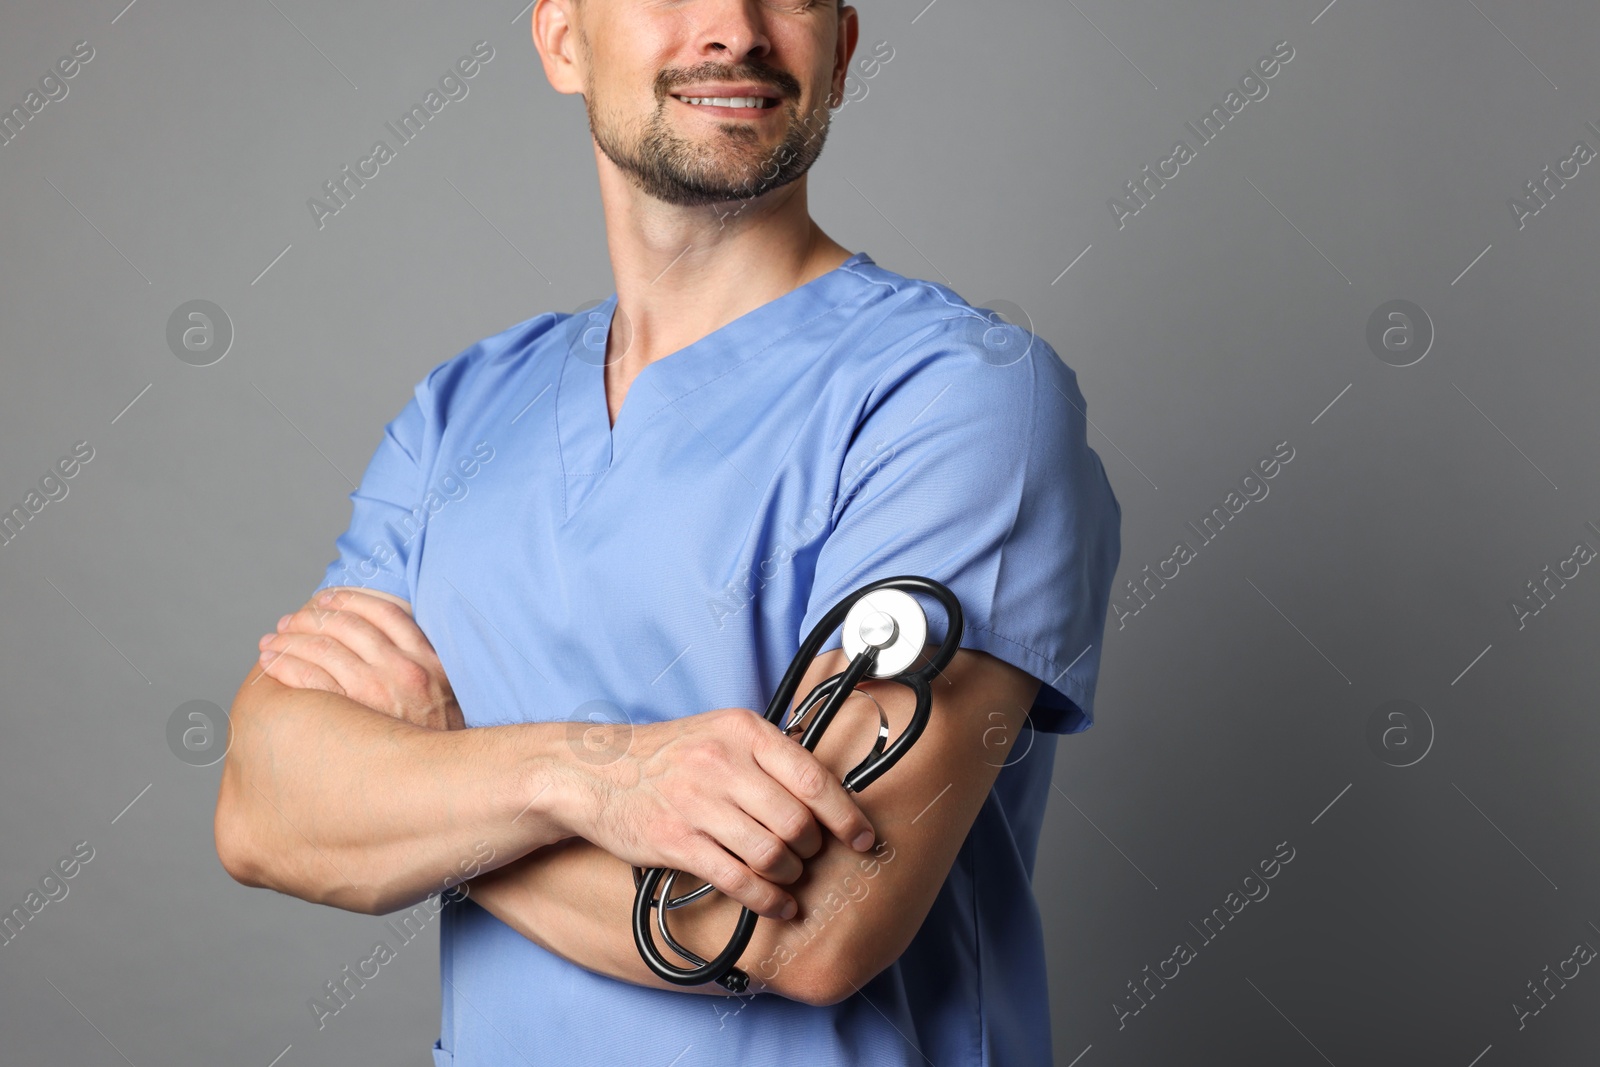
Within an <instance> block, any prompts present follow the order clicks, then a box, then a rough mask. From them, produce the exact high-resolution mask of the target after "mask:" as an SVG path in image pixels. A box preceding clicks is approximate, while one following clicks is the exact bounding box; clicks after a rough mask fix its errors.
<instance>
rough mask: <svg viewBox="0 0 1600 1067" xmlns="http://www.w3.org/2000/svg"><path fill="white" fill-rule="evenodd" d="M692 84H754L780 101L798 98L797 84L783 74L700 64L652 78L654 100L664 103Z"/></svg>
mask: <svg viewBox="0 0 1600 1067" xmlns="http://www.w3.org/2000/svg"><path fill="white" fill-rule="evenodd" d="M694 82H727V83H729V84H734V83H738V82H754V83H756V84H758V85H762V86H765V87H767V88H769V89H773V90H776V91H777V92H778V93H779V94H780V95H781V97H782V98H784V99H794V98H795V97H798V96H799V95H800V80H799V79H798V78H796V77H795V76H794V75H793V74H790V73H788V72H787V71H782V70H778V69H776V68H774V67H768V66H764V65H762V64H760V63H735V64H733V65H731V66H730V65H729V64H727V63H701V64H699V65H698V66H694V67H668V68H667V69H666V70H663V71H662V72H661V73H659V74H657V75H656V99H657V100H665V99H666V98H667V97H668V96H669V95H671V93H672V90H673V87H674V86H678V85H686V84H690V83H694Z"/></svg>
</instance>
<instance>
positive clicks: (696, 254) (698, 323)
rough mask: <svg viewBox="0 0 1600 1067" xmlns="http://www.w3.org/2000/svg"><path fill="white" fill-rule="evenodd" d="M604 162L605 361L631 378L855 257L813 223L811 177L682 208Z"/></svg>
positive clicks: (601, 162) (599, 157)
mask: <svg viewBox="0 0 1600 1067" xmlns="http://www.w3.org/2000/svg"><path fill="white" fill-rule="evenodd" d="M595 157H596V160H597V163H598V165H599V170H600V199H601V204H602V206H603V207H604V210H605V220H606V244H607V247H608V250H609V252H610V255H611V269H612V273H613V274H614V276H615V278H616V285H617V314H616V316H615V317H614V319H613V328H612V331H611V336H610V337H609V338H608V341H607V350H606V359H607V362H608V364H609V365H610V372H611V373H612V374H615V375H617V376H618V377H619V378H620V380H621V381H623V382H628V381H631V380H632V378H633V377H634V376H635V375H637V374H638V372H639V371H640V370H642V369H643V368H644V367H646V366H647V365H649V364H650V363H652V362H654V361H655V360H658V359H661V358H663V357H665V356H668V355H671V354H672V353H673V352H676V351H678V350H679V349H681V348H683V347H685V346H686V345H690V344H693V343H694V342H695V341H698V340H699V339H700V338H702V337H704V336H706V335H707V334H709V333H711V332H713V331H714V330H717V329H720V328H721V327H723V326H726V325H727V324H728V323H730V322H732V321H733V320H734V319H736V318H738V317H740V316H741V315H744V314H745V313H747V312H749V311H753V310H755V309H756V308H758V307H760V306H762V305H763V304H766V303H769V302H771V301H773V300H776V299H777V298H778V297H780V296H783V295H784V294H785V293H787V292H789V291H791V290H793V289H795V288H796V287H798V286H801V285H804V284H805V283H806V282H809V281H811V280H812V279H813V278H817V277H819V276H821V275H823V274H826V273H827V272H828V271H830V270H833V269H834V268H835V267H837V266H838V265H839V264H841V263H843V262H844V261H845V260H846V259H848V258H849V257H850V253H849V251H848V250H847V249H845V248H844V246H842V245H840V244H839V243H837V242H836V241H834V240H833V239H832V238H830V237H829V236H828V235H827V234H825V233H823V232H822V229H821V227H819V226H818V225H817V224H816V223H815V222H814V221H812V218H811V215H810V212H809V211H808V209H807V206H806V175H801V177H800V178H798V179H797V180H795V181H793V182H790V183H789V184H788V185H786V186H784V187H782V188H780V189H774V190H772V191H771V192H768V193H765V194H763V195H761V196H759V197H755V198H753V199H750V200H732V201H728V202H726V203H722V204H713V205H706V206H701V207H681V206H678V205H675V204H667V203H663V202H662V201H660V200H657V199H655V198H653V197H650V196H648V195H646V194H645V193H643V192H642V191H640V190H639V189H638V187H636V186H635V185H634V184H633V183H632V182H631V181H630V180H629V179H628V178H627V177H626V176H625V175H624V174H623V173H622V172H621V171H619V170H618V169H617V168H616V166H615V165H614V164H613V163H612V162H611V161H610V160H609V159H607V158H606V157H605V155H604V154H602V153H601V152H599V150H598V149H597V150H596V152H595Z"/></svg>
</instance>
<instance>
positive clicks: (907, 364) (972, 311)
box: [849, 261, 1079, 406]
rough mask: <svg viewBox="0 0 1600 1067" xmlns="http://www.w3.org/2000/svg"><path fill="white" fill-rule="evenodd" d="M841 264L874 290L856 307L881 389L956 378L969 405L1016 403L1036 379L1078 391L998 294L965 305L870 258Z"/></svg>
mask: <svg viewBox="0 0 1600 1067" xmlns="http://www.w3.org/2000/svg"><path fill="white" fill-rule="evenodd" d="M849 269H850V270H852V271H853V272H855V273H856V274H858V275H860V276H861V277H862V278H864V279H865V280H866V281H868V282H871V283H873V285H874V286H876V287H880V288H879V291H878V292H877V294H876V295H875V296H874V297H872V298H870V299H869V303H868V304H867V306H865V307H863V308H862V309H861V310H862V312H864V313H866V314H868V315H870V316H871V327H870V331H871V340H872V343H871V344H870V345H869V346H868V349H869V350H870V351H872V352H874V353H876V358H877V360H878V361H880V362H881V366H879V367H877V368H875V372H876V374H877V375H878V381H879V389H880V390H881V391H883V392H885V393H887V392H892V391H894V390H896V389H897V388H898V387H899V386H901V385H902V384H904V383H905V382H906V381H907V380H909V379H912V378H921V377H924V376H930V375H931V376H933V377H935V378H939V379H943V380H946V381H952V382H953V381H956V380H959V381H960V382H961V383H962V384H963V386H964V389H963V390H962V391H963V392H964V393H965V394H966V399H967V400H968V401H970V402H971V403H973V404H983V403H985V402H990V403H992V402H995V401H998V400H1001V399H1002V398H1003V397H1004V398H1009V400H1010V402H1020V401H1021V400H1022V399H1023V398H1024V397H1026V396H1031V395H1032V394H1033V393H1034V391H1035V389H1036V388H1037V387H1038V386H1040V385H1042V384H1043V383H1044V382H1049V383H1051V384H1053V385H1054V386H1055V391H1057V392H1060V393H1061V394H1062V395H1064V396H1067V397H1069V398H1073V399H1076V398H1077V397H1078V396H1079V394H1078V392H1077V375H1076V374H1075V373H1074V372H1073V371H1072V369H1071V368H1070V367H1069V366H1068V365H1067V364H1066V363H1065V362H1064V361H1063V360H1062V359H1061V357H1060V356H1059V355H1058V354H1057V353H1056V351H1055V349H1054V348H1052V347H1051V346H1050V345H1049V343H1047V342H1046V341H1045V340H1044V339H1043V338H1042V337H1040V336H1039V335H1038V334H1037V333H1035V332H1034V322H1033V319H1032V317H1031V316H1030V315H1029V314H1028V312H1027V311H1026V310H1025V309H1024V308H1022V307H1021V306H1020V305H1018V304H1016V303H1013V302H1011V301H1008V300H1004V299H999V298H992V299H986V300H984V301H983V303H982V304H973V303H971V302H970V301H968V300H967V299H966V298H965V297H963V296H962V295H961V294H960V293H958V292H956V291H955V289H953V288H952V287H951V286H949V285H945V284H941V283H940V282H936V281H932V280H930V279H926V278H913V277H907V276H905V275H902V274H897V273H895V272H894V271H891V270H886V269H885V268H883V267H880V266H878V265H877V264H876V263H872V262H870V261H867V262H865V263H861V264H854V265H852V266H851V267H850V268H849ZM1041 379H1042V380H1041ZM1002 406H1005V405H1002Z"/></svg>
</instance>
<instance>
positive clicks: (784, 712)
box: [633, 574, 963, 993]
mask: <svg viewBox="0 0 1600 1067" xmlns="http://www.w3.org/2000/svg"><path fill="white" fill-rule="evenodd" d="M907 589H910V590H914V591H916V592H919V593H923V594H926V595H928V596H932V597H933V598H934V599H936V600H938V601H939V602H940V603H941V604H942V605H943V606H944V610H945V617H946V619H947V620H948V623H947V626H946V629H945V637H944V640H943V641H942V642H941V643H940V645H939V648H938V651H937V652H935V653H934V654H933V656H932V658H930V659H929V660H928V662H927V663H926V664H924V665H923V666H921V667H918V668H917V669H915V670H913V669H912V665H913V664H914V663H916V661H917V660H918V659H919V658H921V657H922V655H923V653H924V651H925V649H926V646H927V641H928V616H927V615H926V614H924V612H923V610H922V605H920V604H918V603H917V601H916V600H915V599H914V598H913V597H912V596H911V595H910V594H909V593H907V592H905V590H907ZM841 616H842V617H843V620H842V623H841ZM962 625H963V622H962V611H961V601H960V600H958V599H957V598H956V595H955V594H954V593H952V592H951V591H950V590H949V589H948V588H947V587H946V586H944V585H941V584H940V583H939V582H936V581H934V580H933V579H931V578H922V577H919V576H917V575H914V574H902V575H897V576H895V577H893V578H881V579H879V580H877V581H875V582H871V583H868V584H867V585H864V586H862V587H861V588H859V589H857V590H856V591H855V592H854V593H851V594H850V595H849V596H848V597H846V598H845V599H843V600H841V601H839V602H838V603H836V604H835V605H834V606H833V607H832V608H831V609H829V611H828V613H827V614H826V615H824V616H823V617H822V618H821V619H819V620H817V623H816V625H815V626H813V627H812V628H811V632H810V633H809V634H808V635H807V636H806V639H805V641H804V642H802V643H801V645H800V649H799V651H797V652H796V653H795V655H794V659H792V660H791V661H790V662H789V669H788V670H787V671H785V672H784V675H783V681H782V682H780V683H779V684H778V690H777V692H775V693H773V695H772V700H771V701H770V702H769V703H768V704H767V711H766V715H765V716H764V718H765V719H766V720H767V721H768V722H770V723H772V724H773V725H774V726H778V727H780V728H782V729H784V730H785V732H787V733H788V734H789V735H790V736H791V737H793V736H795V735H799V736H798V740H799V742H800V744H801V745H803V746H804V747H805V748H806V749H807V750H808V751H815V747H816V744H817V742H818V740H820V739H821V736H822V733H823V731H825V730H826V729H827V728H828V723H829V722H831V721H832V719H833V717H834V715H835V713H836V712H838V710H839V707H840V705H842V704H843V703H844V701H845V699H846V698H847V697H848V696H849V695H850V694H851V693H853V692H855V687H856V684H857V683H858V682H860V681H861V680H862V679H864V678H878V679H888V680H890V681H892V682H894V683H897V684H899V685H902V686H905V687H906V688H908V689H910V690H911V691H912V692H913V693H914V694H915V695H916V706H915V707H914V708H913V709H912V712H911V719H910V721H909V722H908V723H907V724H906V726H905V728H904V729H903V730H902V731H901V732H900V736H899V737H897V738H895V739H894V740H893V741H892V742H891V741H890V740H889V720H888V717H887V716H886V715H885V714H884V710H883V706H882V705H878V736H877V738H876V740H875V742H874V744H873V746H872V751H871V752H870V753H869V754H868V755H867V757H866V759H864V760H862V761H861V762H860V763H859V764H857V765H856V766H855V767H854V768H852V769H851V770H850V771H849V773H847V774H846V775H845V776H844V778H843V779H842V781H843V785H844V787H845V789H847V790H849V791H851V792H860V791H861V790H863V789H865V788H866V787H867V786H869V785H871V784H872V783H873V782H875V781H877V779H878V778H879V777H880V776H882V775H883V774H885V773H886V772H887V771H889V769H890V768H892V767H893V766H894V765H895V764H896V763H897V762H898V761H899V759H900V757H901V756H903V755H905V754H906V751H907V750H908V749H909V748H910V747H911V746H912V745H913V744H915V743H916V740H917V738H918V737H920V736H921V735H922V731H923V728H924V727H926V726H927V724H928V718H929V715H930V714H931V713H932V710H933V693H932V690H931V687H930V682H931V681H932V679H933V678H934V676H935V675H937V674H938V673H939V672H940V671H943V670H944V669H945V667H947V666H948V665H949V663H950V660H951V657H953V656H954V655H955V654H956V649H957V648H958V647H959V646H960V643H961V632H962ZM841 627H842V629H841ZM835 629H841V636H840V645H841V647H842V648H843V650H844V652H845V654H846V655H847V656H848V657H849V660H850V664H849V666H847V667H846V668H845V669H844V670H843V671H841V672H839V673H838V674H836V675H834V676H833V677H831V678H827V679H825V680H823V681H821V682H818V683H817V685H816V686H815V688H813V689H812V691H811V694H810V695H809V696H807V697H806V698H805V699H804V700H803V701H801V702H800V704H799V705H798V706H792V705H793V702H794V698H795V694H796V693H797V692H798V690H799V687H800V682H801V680H802V678H803V676H804V675H805V673H806V671H807V670H808V669H809V668H810V666H811V664H812V662H813V661H814V660H815V659H816V656H817V654H818V653H819V652H821V651H822V645H823V643H824V642H825V641H826V640H828V639H829V638H830V637H832V635H833V633H834V631H835ZM866 695H867V696H868V697H869V698H870V697H871V694H870V693H868V694H866ZM873 703H874V704H877V701H876V700H874V701H873ZM791 710H792V712H793V714H792V717H790V721H789V724H788V726H787V727H785V726H784V725H783V724H784V720H785V718H786V717H789V716H790V713H791ZM912 821H915V820H912ZM678 873H679V872H677V871H670V870H667V869H666V868H663V867H652V868H650V869H649V870H645V869H642V868H639V867H635V868H634V869H633V881H634V897H633V941H634V944H635V945H636V946H638V949H639V955H640V957H641V958H642V959H643V960H644V962H645V964H646V965H647V966H648V967H649V968H650V970H651V971H652V972H653V973H654V974H655V975H656V976H657V977H658V978H662V979H664V980H666V981H668V982H672V983H673V984H675V985H685V986H688V985H700V984H702V983H705V982H716V983H718V984H719V985H721V986H722V987H723V988H725V989H727V990H729V991H730V992H734V993H743V992H744V991H745V989H746V988H747V987H748V986H749V982H750V976H749V975H748V974H746V973H745V972H744V971H741V970H740V969H739V968H738V967H737V966H736V965H735V964H736V963H737V961H738V959H739V957H740V955H741V954H742V953H743V952H744V951H745V949H746V948H747V947H748V946H749V944H750V937H751V934H753V933H754V932H755V926H756V913H755V912H753V911H751V910H750V909H749V908H741V909H740V911H739V921H738V924H737V925H736V926H735V927H734V932H733V936H732V937H731V938H730V939H729V940H728V943H727V945H726V946H725V947H724V948H723V950H722V951H721V952H720V953H718V954H717V956H716V958H714V959H710V960H707V959H705V958H703V957H701V956H699V955H697V954H696V953H694V952H693V951H691V950H690V949H688V948H687V947H685V946H684V945H681V944H679V943H678V942H677V941H675V940H674V939H673V937H672V932H671V931H670V930H669V929H668V928H667V912H669V911H674V910H676V909H678V908H681V907H683V906H685V905H687V904H689V903H691V902H693V901H695V900H698V899H699V898H701V897H703V896H705V895H706V894H707V893H710V892H712V887H711V885H710V883H707V884H705V885H702V886H701V887H699V888H698V889H695V890H693V891H692V892H689V893H685V894H683V895H681V896H675V895H674V894H673V891H672V890H673V885H674V883H675V882H676V881H677V877H678ZM658 890H659V891H660V897H659V899H658V898H657V891H658ZM651 912H654V913H655V916H654V919H655V922H654V924H653V925H654V926H655V929H656V931H657V932H659V933H660V935H661V940H662V941H663V942H664V943H665V944H666V945H667V946H668V947H669V948H671V949H672V951H673V952H675V953H677V954H678V955H679V956H681V957H682V958H683V959H685V960H687V961H688V962H689V965H688V966H683V965H680V964H676V963H673V962H672V961H671V960H669V959H667V958H666V957H665V956H663V955H662V954H661V950H660V949H659V948H658V947H657V946H656V941H655V933H654V932H652V930H651V926H652V923H651Z"/></svg>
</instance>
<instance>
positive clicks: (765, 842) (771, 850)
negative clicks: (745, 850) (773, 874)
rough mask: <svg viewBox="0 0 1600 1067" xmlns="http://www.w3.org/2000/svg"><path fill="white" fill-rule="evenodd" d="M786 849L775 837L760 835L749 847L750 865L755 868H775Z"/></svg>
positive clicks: (768, 869)
mask: <svg viewBox="0 0 1600 1067" xmlns="http://www.w3.org/2000/svg"><path fill="white" fill-rule="evenodd" d="M785 851H787V850H786V849H785V847H784V845H783V842H781V841H779V840H778V839H777V838H775V837H768V836H766V835H762V836H761V837H760V838H758V839H757V840H756V842H755V844H754V845H752V846H751V848H750V860H751V863H750V865H751V866H752V867H755V868H756V869H757V870H763V871H770V870H775V869H776V868H777V866H778V863H779V861H780V860H782V859H783V854H784V852H785Z"/></svg>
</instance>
